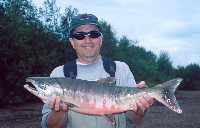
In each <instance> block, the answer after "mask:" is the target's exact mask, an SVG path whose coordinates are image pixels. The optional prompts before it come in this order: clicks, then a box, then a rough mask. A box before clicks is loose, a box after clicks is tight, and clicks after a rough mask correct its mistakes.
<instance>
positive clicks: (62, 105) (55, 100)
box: [48, 95, 68, 112]
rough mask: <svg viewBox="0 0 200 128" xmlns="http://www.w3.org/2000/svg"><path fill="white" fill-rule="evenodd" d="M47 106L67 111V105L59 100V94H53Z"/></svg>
mask: <svg viewBox="0 0 200 128" xmlns="http://www.w3.org/2000/svg"><path fill="white" fill-rule="evenodd" d="M48 105H49V108H50V109H52V110H53V109H54V110H55V111H57V112H58V111H60V110H62V111H65V112H67V111H68V108H67V105H66V104H65V103H62V102H61V101H60V97H59V96H56V95H53V96H52V97H51V99H50V101H49V104H48Z"/></svg>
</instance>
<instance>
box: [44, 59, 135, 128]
mask: <svg viewBox="0 0 200 128" xmlns="http://www.w3.org/2000/svg"><path fill="white" fill-rule="evenodd" d="M115 63H116V72H115V77H116V85H117V86H130V87H131V86H132V87H134V85H135V84H136V82H135V79H134V77H133V74H132V73H131V71H130V69H129V67H128V65H127V64H126V63H124V62H120V61H115ZM109 76H110V75H109V74H108V73H107V72H106V71H105V70H104V67H103V61H102V59H99V60H98V61H97V62H95V63H93V64H87V65H86V64H81V63H79V62H77V77H76V78H77V79H82V80H89V81H96V80H99V79H101V78H107V77H109ZM50 77H64V73H63V65H62V66H59V67H57V68H55V69H54V70H53V71H52V73H51V75H50ZM50 112H51V109H49V108H48V106H47V105H46V104H45V105H44V106H43V110H42V114H43V117H42V127H44V128H46V117H47V115H48V114H49V113H50ZM113 116H114V117H115V121H116V125H112V124H110V123H109V122H108V121H107V120H106V119H105V118H104V117H102V116H94V115H84V114H79V113H76V112H73V111H70V110H69V111H68V121H67V123H66V127H67V128H80V127H82V128H126V122H127V121H126V115H125V113H121V114H114V115H113Z"/></svg>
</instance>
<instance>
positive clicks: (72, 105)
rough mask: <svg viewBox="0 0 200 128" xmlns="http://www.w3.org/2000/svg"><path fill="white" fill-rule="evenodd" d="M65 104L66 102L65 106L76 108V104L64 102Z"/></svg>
mask: <svg viewBox="0 0 200 128" xmlns="http://www.w3.org/2000/svg"><path fill="white" fill-rule="evenodd" d="M66 104H67V107H69V108H73V107H77V108H78V106H76V105H74V104H72V103H67V102H66Z"/></svg>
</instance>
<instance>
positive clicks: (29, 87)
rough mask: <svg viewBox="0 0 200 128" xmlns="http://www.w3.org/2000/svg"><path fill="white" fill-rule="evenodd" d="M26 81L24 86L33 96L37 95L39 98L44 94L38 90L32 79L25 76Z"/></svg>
mask: <svg viewBox="0 0 200 128" xmlns="http://www.w3.org/2000/svg"><path fill="white" fill-rule="evenodd" d="M26 83H27V84H25V85H24V88H25V89H27V90H28V91H29V92H31V93H32V94H34V95H35V96H38V97H39V98H40V97H42V96H44V93H43V92H42V91H41V90H40V88H39V87H38V85H37V84H36V83H35V81H34V80H31V79H28V78H27V79H26Z"/></svg>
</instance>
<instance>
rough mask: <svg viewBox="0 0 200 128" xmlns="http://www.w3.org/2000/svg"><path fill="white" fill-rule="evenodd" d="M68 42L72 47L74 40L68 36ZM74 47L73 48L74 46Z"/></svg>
mask: <svg viewBox="0 0 200 128" xmlns="http://www.w3.org/2000/svg"><path fill="white" fill-rule="evenodd" d="M69 42H70V43H71V45H72V47H73V48H74V41H73V39H72V38H69ZM74 49H75V48H74Z"/></svg>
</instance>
